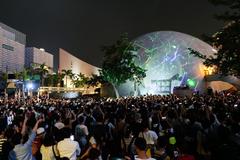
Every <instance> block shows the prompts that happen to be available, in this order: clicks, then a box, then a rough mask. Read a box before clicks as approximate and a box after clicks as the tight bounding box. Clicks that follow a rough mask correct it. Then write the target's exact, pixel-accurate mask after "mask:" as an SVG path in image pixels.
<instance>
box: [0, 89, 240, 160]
mask: <svg viewBox="0 0 240 160" xmlns="http://www.w3.org/2000/svg"><path fill="white" fill-rule="evenodd" d="M0 116H1V117H0V159H3V160H7V159H10V160H35V159H36V160H41V159H42V160H59V159H62V160H63V159H65V160H76V159H81V160H108V159H109V160H110V159H127V160H134V159H135V160H154V159H156V160H220V159H224V160H238V159H240V152H239V151H240V96H239V95H236V94H224V93H223V94H213V95H198V94H196V95H194V96H193V97H189V98H188V97H182V98H180V97H179V98H178V97H176V96H174V95H168V96H153V95H146V96H140V97H126V98H120V99H109V98H108V99H104V98H103V99H97V98H96V99H94V98H90V97H82V98H79V99H72V100H66V99H45V98H40V99H39V98H29V99H26V100H24V101H23V100H18V99H8V100H4V99H1V100H0Z"/></svg>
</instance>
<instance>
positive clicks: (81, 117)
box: [78, 116, 84, 124]
mask: <svg viewBox="0 0 240 160" xmlns="http://www.w3.org/2000/svg"><path fill="white" fill-rule="evenodd" d="M83 122H84V117H83V116H80V117H79V118H78V123H80V124H82V123H83Z"/></svg>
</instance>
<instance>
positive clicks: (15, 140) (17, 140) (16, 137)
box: [12, 133, 23, 145]
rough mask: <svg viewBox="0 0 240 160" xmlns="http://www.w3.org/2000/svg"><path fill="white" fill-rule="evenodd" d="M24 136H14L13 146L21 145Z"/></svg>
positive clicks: (19, 134) (17, 134) (18, 134)
mask: <svg viewBox="0 0 240 160" xmlns="http://www.w3.org/2000/svg"><path fill="white" fill-rule="evenodd" d="M22 138H23V137H22V134H21V133H16V134H15V135H13V136H12V143H13V145H18V144H21V142H22Z"/></svg>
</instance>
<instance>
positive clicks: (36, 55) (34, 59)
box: [25, 47, 53, 69]
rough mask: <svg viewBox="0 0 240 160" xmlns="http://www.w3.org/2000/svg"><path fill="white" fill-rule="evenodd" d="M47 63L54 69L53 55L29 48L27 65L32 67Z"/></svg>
mask: <svg viewBox="0 0 240 160" xmlns="http://www.w3.org/2000/svg"><path fill="white" fill-rule="evenodd" d="M43 63H45V64H46V65H47V66H48V67H50V68H51V69H53V55H52V54H50V53H48V52H46V51H44V50H41V49H38V48H35V47H27V48H26V54H25V65H26V66H28V67H29V66H31V65H32V64H39V65H40V64H43Z"/></svg>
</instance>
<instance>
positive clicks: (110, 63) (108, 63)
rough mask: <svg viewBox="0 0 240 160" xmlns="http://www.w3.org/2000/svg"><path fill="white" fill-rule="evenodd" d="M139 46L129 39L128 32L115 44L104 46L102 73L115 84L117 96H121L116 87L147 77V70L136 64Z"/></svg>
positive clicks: (106, 79)
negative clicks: (135, 59)
mask: <svg viewBox="0 0 240 160" xmlns="http://www.w3.org/2000/svg"><path fill="white" fill-rule="evenodd" d="M136 50H137V47H136V46H135V45H134V43H133V42H131V41H129V39H128V37H127V34H123V35H122V36H121V37H120V39H119V40H118V41H117V42H116V43H115V44H113V45H110V46H103V47H102V51H103V52H104V53H105V56H104V60H103V65H102V69H101V70H100V75H101V76H102V77H103V79H104V80H105V81H107V82H109V83H111V84H112V85H113V88H114V90H115V93H116V96H117V97H119V94H118V91H117V89H116V87H117V86H118V85H120V84H122V83H125V82H126V81H127V80H131V81H133V80H137V82H138V83H140V82H141V80H142V79H143V78H144V77H146V74H145V70H144V69H143V68H141V67H140V66H138V65H136V64H135V61H134V58H135V55H134V53H135V51H136Z"/></svg>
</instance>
